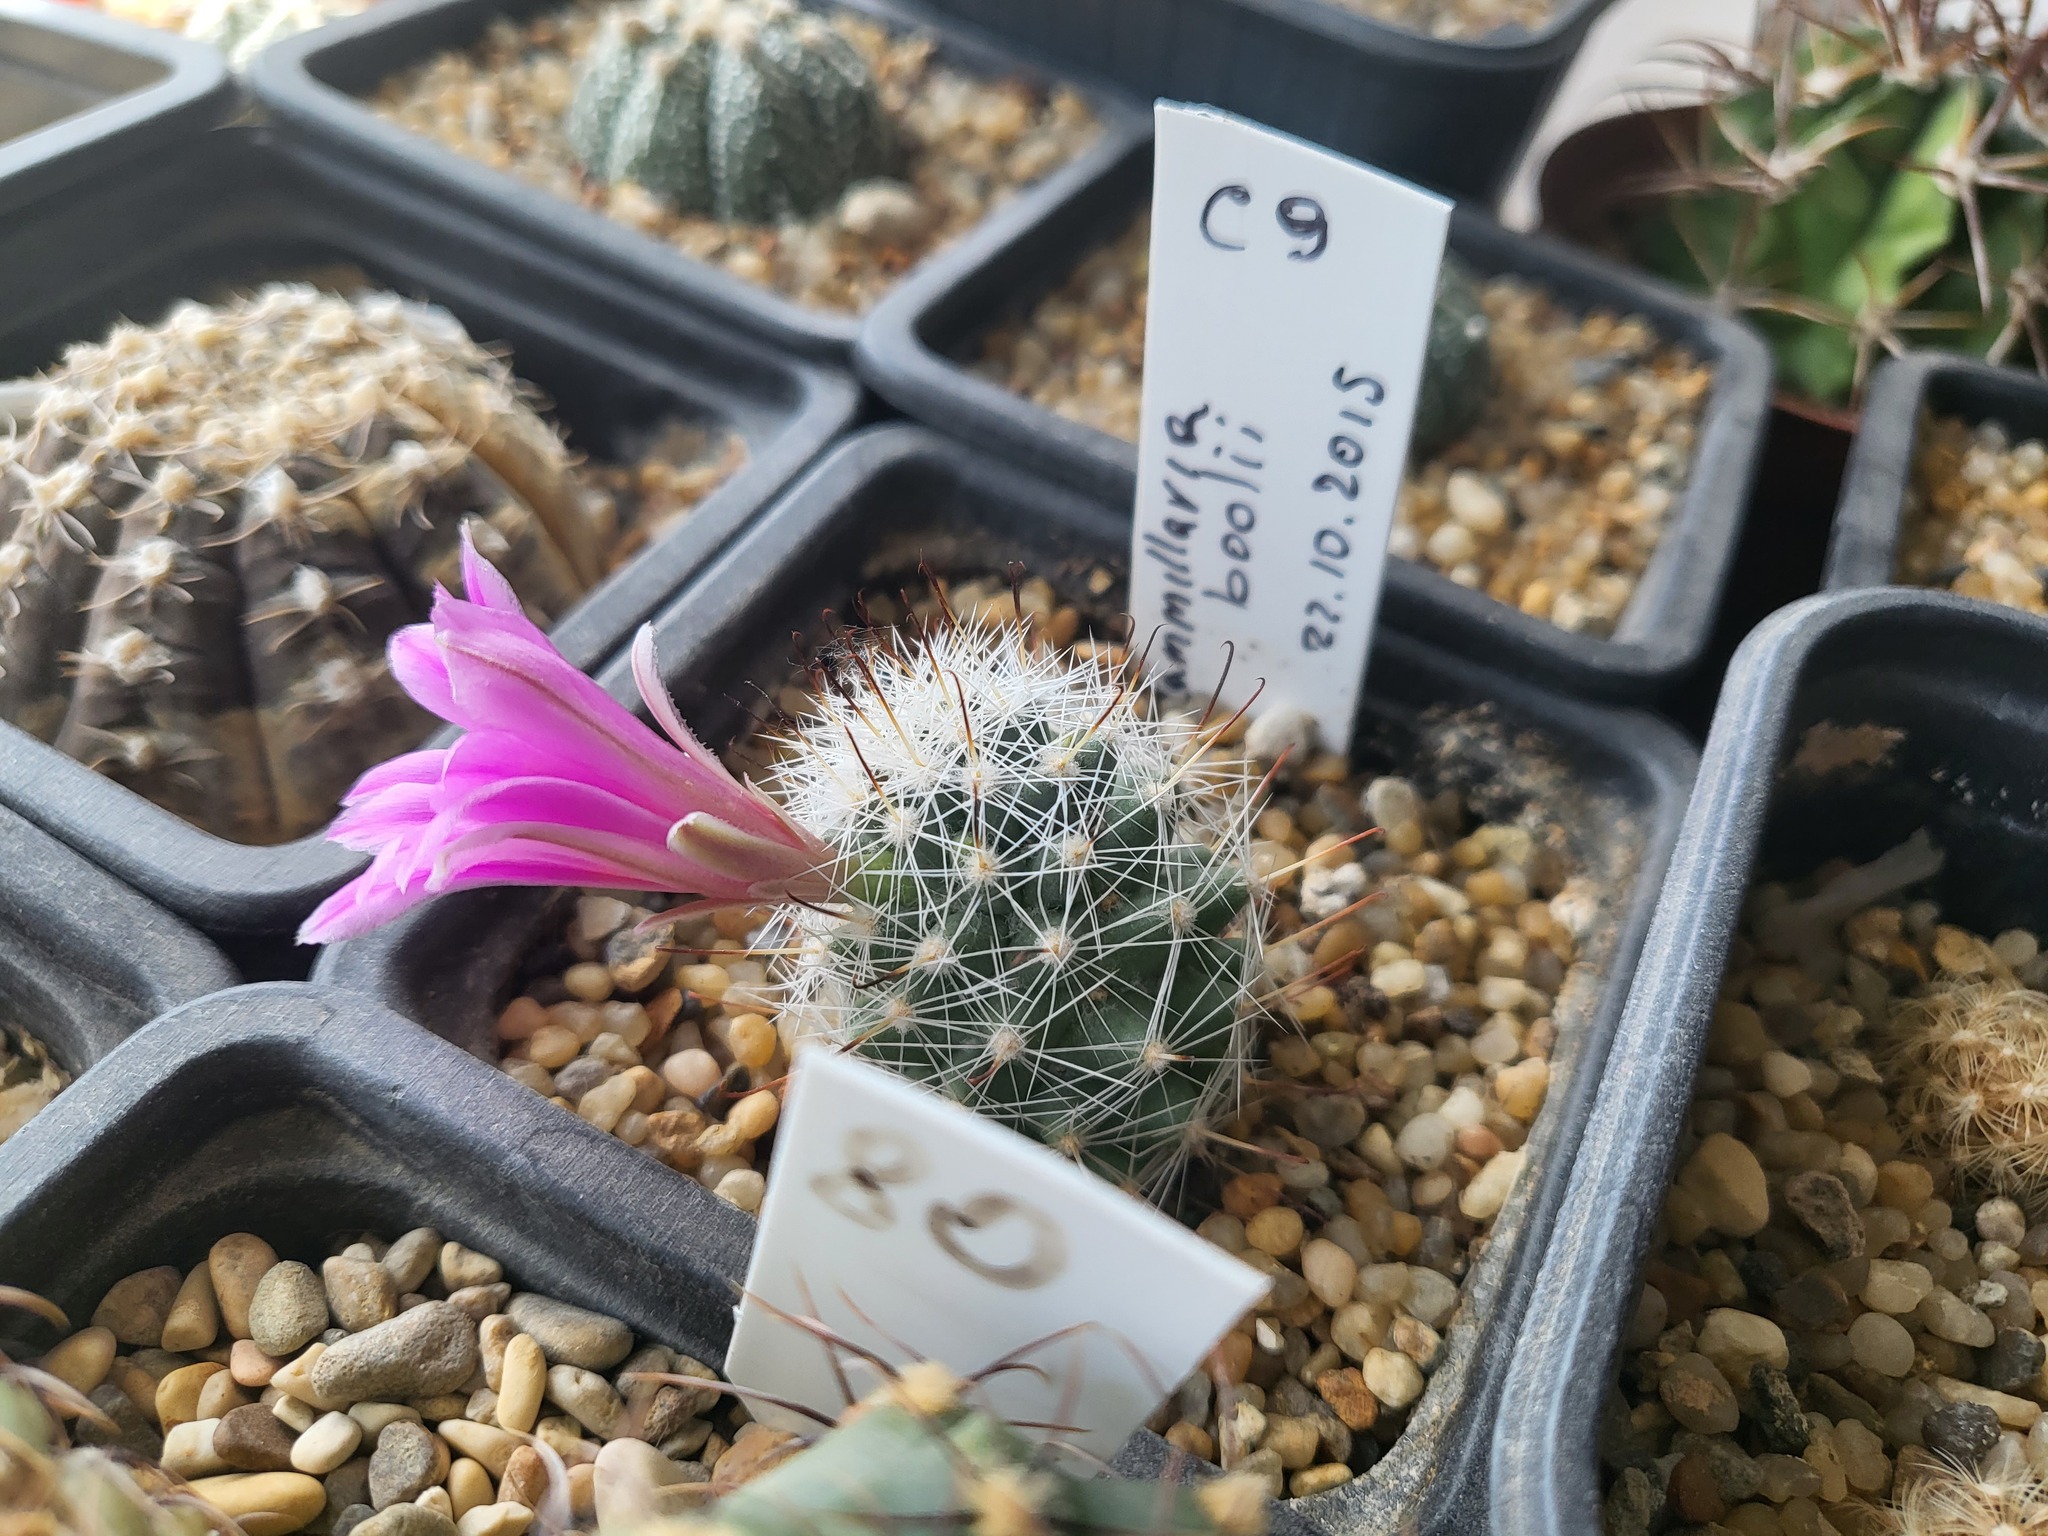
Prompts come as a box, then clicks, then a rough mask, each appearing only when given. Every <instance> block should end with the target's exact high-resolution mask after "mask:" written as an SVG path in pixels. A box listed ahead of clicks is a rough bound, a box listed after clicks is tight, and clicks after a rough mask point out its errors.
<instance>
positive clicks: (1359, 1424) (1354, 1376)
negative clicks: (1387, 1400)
mask: <svg viewBox="0 0 2048 1536" xmlns="http://www.w3.org/2000/svg"><path fill="white" fill-rule="evenodd" d="M1316 1393H1317V1395H1319V1396H1320V1397H1321V1398H1322V1400H1323V1401H1324V1402H1326V1403H1328V1404H1329V1405H1330V1408H1331V1410H1332V1411H1333V1412H1334V1413H1335V1414H1336V1415H1337V1417H1338V1418H1339V1419H1341V1420H1343V1421H1344V1424H1345V1426H1346V1427H1347V1428H1350V1429H1371V1428H1372V1427H1373V1425H1374V1424H1375V1423H1377V1422H1378V1420H1379V1416H1380V1404H1379V1399H1378V1398H1376V1397H1374V1396H1373V1395H1372V1389H1371V1388H1370V1387H1368V1386H1367V1385H1366V1384H1365V1373H1364V1372H1362V1371H1360V1370H1359V1369H1358V1367H1356V1366H1351V1365H1347V1366H1345V1367H1344V1368H1343V1369H1341V1370H1335V1371H1325V1372H1323V1374H1322V1375H1320V1376H1318V1377H1317V1378H1316Z"/></svg>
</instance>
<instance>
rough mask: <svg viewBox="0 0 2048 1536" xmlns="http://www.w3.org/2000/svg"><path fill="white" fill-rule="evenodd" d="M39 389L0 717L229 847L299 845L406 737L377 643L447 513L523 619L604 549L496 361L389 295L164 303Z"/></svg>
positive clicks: (1, 582)
mask: <svg viewBox="0 0 2048 1536" xmlns="http://www.w3.org/2000/svg"><path fill="white" fill-rule="evenodd" d="M38 385H39V388H38V393H37V397H36V403H35V405H34V407H33V410H32V411H30V412H29V413H27V415H26V417H25V418H24V419H19V420H18V422H17V429H16V431H15V432H14V433H13V434H12V435H11V437H10V438H9V439H8V440H7V441H6V442H5V444H4V445H0V475H4V476H5V479H6V482H7V484H8V485H9V486H10V488H11V494H10V496H9V503H10V505H9V506H8V507H7V509H6V513H5V520H4V526H5V530H6V535H7V537H6V539H5V541H4V542H0V612H4V614H5V617H4V619H0V653H4V655H5V657H6V671H5V674H4V676H0V719H4V720H5V721H6V722H7V723H9V724H11V725H14V726H16V727H18V728H20V729H22V730H24V731H27V732H29V733H30V734H31V735H33V736H36V737H38V738H40V739H41V740H44V741H47V742H50V743H52V744H54V745H55V746H56V747H57V748H58V749H59V750H60V751H62V752H64V753H65V754H66V755H68V756H70V757H73V758H75V759H77V760H78V761H80V762H83V763H85V764H86V765H87V766H89V767H91V768H93V769H95V770H97V771H98V772H100V773H102V774H105V775H106V776H108V777H110V778H112V779H114V780H115V781H116V782H117V783H120V784H123V785H125V786H127V787H128V788H130V789H133V790H134V791H135V792H136V793H138V794H140V795H142V796H144V797H145V798H146V799H148V800H150V801H152V802H154V803H155V804H157V805H160V806H162V807H164V808H165V809H166V810H169V811H172V812H174V813H175V814H177V815H178V816H180V817H182V818H183V819H184V820H186V821H187V822H189V823H191V824H192V825H194V826H196V827H198V828H200V829H201V830H203V831H206V832H208V833H211V834H212V835H214V836H217V837H221V838H225V839H227V840H229V841H233V842H237V843H243V844H275V843H283V842H289V841H292V840H293V839H296V838H299V837H303V836H305V835H306V834H307V833H309V832H312V831H314V830H315V829H317V828H318V827H320V826H321V825H323V824H324V823H325V822H326V821H327V820H328V819H329V817H331V816H332V814H333V812H334V808H335V805H336V803H337V802H338V801H339V799H340V796H341V792H342V791H343V790H344V789H346V788H347V787H348V785H349V784H350V783H351V782H352V781H353V780H354V779H355V778H356V776H357V775H358V774H360V773H361V772H362V770H363V769H364V768H366V767H367V766H369V765H370V764H372V763H374V762H377V761H379V760H381V759H383V758H385V757H388V756H390V755H392V754H393V753H394V752H397V751H401V750H403V749H404V748H406V747H408V746H411V745H413V744H414V743H416V742H417V741H418V740H419V738H420V737H421V735H422V734H424V732H425V731H426V730H427V728H428V719H427V717H426V716H423V715H421V714H419V713H418V712H417V711H415V710H414V709H413V707H412V706H411V705H410V704H409V703H408V702H407V701H406V699H405V697H404V695H403V693H402V692H401V691H400V689H399V687H398V685H397V683H396V682H395V681H394V680H393V678H392V677H391V674H390V672H389V669H388V667H387V666H386V663H385V658H384V645H385V641H386V640H387V639H388V638H389V636H390V635H391V634H392V632H393V631H394V630H396V629H397V628H398V627H399V626H400V625H402V624H404V623H405V622H407V621H408V620H409V619H410V618H412V617H413V616H414V615H415V613H416V611H417V605H418V604H419V603H421V602H422V601H423V600H424V598H425V596H426V594H427V593H429V592H430V591H431V590H432V589H433V587H434V585H435V584H436V583H437V582H439V581H442V580H445V579H448V578H449V577H450V575H451V573H452V569H453V567H452V564H451V562H452V560H453V558H454V555H455V550H456V541H457V539H458V537H459V536H460V530H461V529H462V528H463V527H464V526H467V525H468V522H469V521H470V520H474V521H475V522H476V524H477V525H478V526H477V528H476V536H477V537H479V538H482V539H484V540H485V541H486V542H487V543H488V545H489V546H490V547H491V548H492V549H493V550H494V551H496V552H497V553H498V555H499V557H500V559H501V560H502V561H503V562H504V563H505V566H506V569H507V570H508V571H510V572H511V573H512V579H513V580H514V582H515V584H516V587H517V589H518V591H519V592H520V594H521V599H522V601H523V602H525V603H526V604H528V605H529V606H530V607H531V609H532V611H533V612H535V613H536V614H537V615H539V616H541V617H544V618H547V619H553V618H557V617H559V616H561V615H562V614H563V613H565V612H566V611H567V610H568V609H569V608H570V607H572V606H573V605H574V604H575V603H576V601H577V600H578V599H579V598H581V597H582V595H583V594H584V593H585V592H587V591H588V590H589V589H590V588H591V587H592V586H594V585H595V584H596V583H597V582H598V581H599V580H600V579H601V578H602V577H603V575H604V574H605V571H606V568H607V566H608V564H609V563H610V559H611V555H610V550H611V548H612V547H613V545H614V544H615V543H616V542H617V539H618V509H617V508H616V506H615V505H614V504H613V501H612V499H611V498H610V497H609V496H607V495H604V494H602V493H601V492H600V490H599V488H598V487H596V486H594V485H592V484H590V483H588V482H587V481H586V480H584V479H581V478H579V476H578V474H577V472H576V470H575V468H574V466H573V464H572V460H571V456H570V454H569V451H568V449H567V447H566V445H565V444H564V443H563V442H562V440H561V438H560V436H559V435H558V434H557V432H556V431H555V429H554V428H552V427H551V426H549V425H548V424H547V423H546V422H544V421H543V420H542V419H541V417H540V416H539V415H538V414H536V412H535V411H534V409H533V407H532V406H531V405H530V404H528V403H527V400H526V399H525V398H524V396H523V393H522V388H521V386H519V385H518V383H517V381H516V380H514V378H513V377H512V375H511V372H510V370H509V369H507V368H506V367H505V365H504V364H503V363H502V362H501V361H499V360H498V359H495V358H493V357H491V356H490V355H489V354H487V353H486V352H484V350H483V349H482V348H480V347H479V346H477V345H476V343H475V342H473V341H472V340H470V338H469V337H468V335H467V334H466V333H464V332H463V330H462V328H461V326H460V325H459V324H457V323H456V321H455V320H454V318H453V317H452V316H451V315H449V314H447V313H446V312H445V311H442V310H438V309H433V308H430V307H428V306H424V305H420V304H415V303H410V302H407V301H404V300H401V299H399V298H397V297H396V296H394V295H390V294H379V293H374V292H370V293H358V294H356V295H354V296H348V297H345V296H342V295H340V294H335V293H327V292H322V291H320V290H318V289H315V288H313V287H312V286H310V285H303V284H274V285H271V286H268V287H265V288H262V289H259V290H257V291H255V292H253V293H251V294H248V295H246V296H244V297H242V298H239V299H236V300H233V301H231V302H229V303H227V304H224V305H200V304H185V305H182V306H180V307H178V308H177V309H175V310H173V311H172V313H171V314H170V316H169V317H168V318H167V319H165V320H164V321H163V322H162V323H161V324H160V325H157V326H154V327H140V326H133V325H124V326H120V327H117V328H116V329H115V330H114V331H112V332H111V333H110V334H109V335H108V337H107V339H106V340H105V341H104V342H102V343H99V344H96V345H79V346H74V347H73V348H71V349H70V350H69V351H67V352H66V354H65V356H64V358H63V360H62V361H61V362H60V363H59V364H58V366H57V367H55V368H54V369H52V370H50V371H49V372H47V373H46V374H44V375H43V376H42V377H41V379H40V380H39V381H38ZM195 400H197V401H203V402H204V404H203V405H202V406H200V407H199V408H198V409H195V408H194V401H195Z"/></svg>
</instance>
